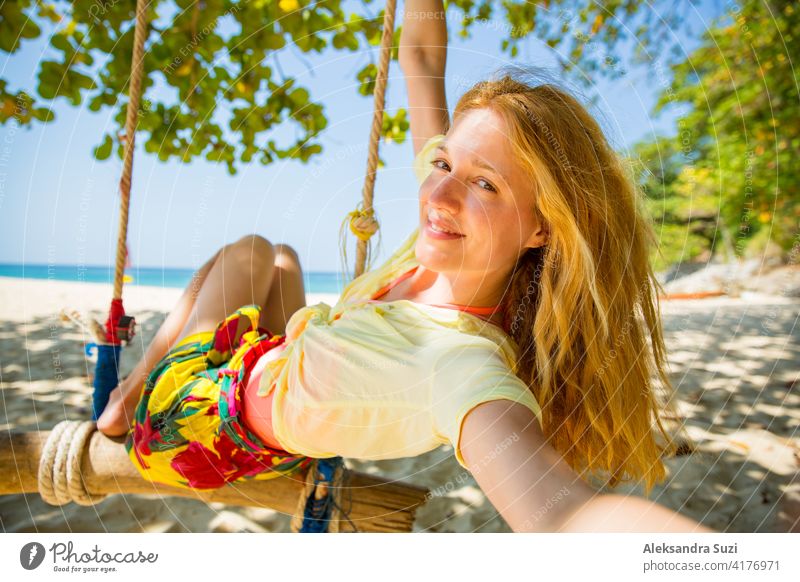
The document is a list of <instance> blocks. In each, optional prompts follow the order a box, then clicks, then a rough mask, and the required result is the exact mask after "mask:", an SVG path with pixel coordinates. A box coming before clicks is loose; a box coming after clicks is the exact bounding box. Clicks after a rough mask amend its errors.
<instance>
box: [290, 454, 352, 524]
mask: <svg viewBox="0 0 800 582" xmlns="http://www.w3.org/2000/svg"><path fill="white" fill-rule="evenodd" d="M347 477H348V472H347V468H346V467H345V466H344V460H343V459H342V458H341V457H333V458H330V459H317V460H315V461H314V462H313V463H312V465H311V467H310V468H309V470H308V473H306V481H305V486H304V487H303V491H302V493H301V494H300V499H299V500H298V502H297V508H296V509H295V512H294V515H293V516H292V521H291V530H292V532H294V533H325V532H327V533H339V532H340V531H341V530H340V522H341V520H342V519H343V518H344V519H346V520H347V521H348V522H349V523H350V526H351V527H352V531H354V532H355V531H358V529H357V528H356V526H355V524H354V523H353V522H352V521H351V520H350V517H349V515H348V514H349V511H348V510H347V509H345V508H344V507H342V492H343V491H344V490H345V487H346V484H345V481H346V480H347ZM348 491H349V490H348Z"/></svg>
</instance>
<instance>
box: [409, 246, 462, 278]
mask: <svg viewBox="0 0 800 582" xmlns="http://www.w3.org/2000/svg"><path fill="white" fill-rule="evenodd" d="M414 250H415V255H416V257H417V262H419V264H420V265H422V266H423V267H425V268H426V269H427V270H429V271H435V272H437V273H444V272H445V271H454V270H458V269H463V268H464V261H463V260H461V257H460V256H459V257H456V256H454V254H453V253H444V252H442V251H441V250H440V249H431V248H430V247H429V246H428V245H426V244H424V243H421V242H417V246H416V248H415V249H414Z"/></svg>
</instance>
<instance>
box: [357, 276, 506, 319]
mask: <svg viewBox="0 0 800 582" xmlns="http://www.w3.org/2000/svg"><path fill="white" fill-rule="evenodd" d="M418 268H419V265H417V266H416V267H414V268H413V269H411V270H410V271H408V272H406V273H403V274H402V275H400V276H399V277H398V278H397V279H395V280H394V281H392V282H391V283H389V284H388V285H385V286H383V287H381V288H380V289H378V291H377V292H376V293H375V294H374V295H373V296H372V299H370V300H369V301H370V302H376V303H378V301H376V300H377V299H378V298H379V297H383V296H384V295H386V294H387V293H388V292H389V290H390V289H392V288H393V287H395V286H396V285H397V284H398V283H400V282H401V281H404V280H406V279H408V278H409V277H410V276H411V275H413V274H414V273H415V272H416V271H417V269H418ZM430 305H433V307H447V308H449V309H458V310H460V311H466V312H467V313H471V314H473V315H477V316H478V317H481V316H483V317H491V316H492V315H494V314H495V313H496V312H497V311H500V309H501V307H502V305H496V306H494V307H471V306H469V305H456V304H455V303H447V304H444V305H437V304H430Z"/></svg>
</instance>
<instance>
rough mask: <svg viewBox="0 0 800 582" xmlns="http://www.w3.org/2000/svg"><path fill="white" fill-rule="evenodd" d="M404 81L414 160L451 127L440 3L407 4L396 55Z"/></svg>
mask: <svg viewBox="0 0 800 582" xmlns="http://www.w3.org/2000/svg"><path fill="white" fill-rule="evenodd" d="M398 60H399V62H400V68H401V69H402V70H403V74H404V75H405V78H406V88H407V90H408V112H409V123H410V125H411V139H412V143H413V147H414V156H415V157H416V155H417V154H418V153H419V151H420V150H421V149H422V146H424V145H425V142H427V141H428V139H430V138H431V137H433V136H434V135H438V134H441V133H445V132H446V131H447V129H448V128H449V127H450V113H449V111H448V110H447V98H446V96H445V87H444V72H445V65H446V63H447V23H446V21H445V12H444V8H443V6H442V0H406V2H405V6H404V11H403V30H402V32H401V33H400V48H399V53H398Z"/></svg>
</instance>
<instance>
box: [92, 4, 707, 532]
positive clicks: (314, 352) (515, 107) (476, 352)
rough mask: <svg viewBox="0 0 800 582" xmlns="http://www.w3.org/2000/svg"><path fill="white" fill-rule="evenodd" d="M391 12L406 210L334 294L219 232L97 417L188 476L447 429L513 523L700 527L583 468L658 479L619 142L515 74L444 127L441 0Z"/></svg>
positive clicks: (262, 243)
mask: <svg viewBox="0 0 800 582" xmlns="http://www.w3.org/2000/svg"><path fill="white" fill-rule="evenodd" d="M405 8H406V17H405V19H404V20H405V25H404V27H403V33H402V37H401V48H400V65H401V67H402V69H403V71H404V73H405V76H406V81H407V85H408V94H409V101H410V104H409V105H410V107H409V110H410V116H411V131H412V136H413V145H414V151H415V154H416V157H415V162H414V169H415V172H416V174H417V177H418V179H419V180H420V182H421V186H420V190H419V221H420V222H419V228H418V229H416V230H415V231H414V232H413V233H412V234H411V236H410V237H409V238H408V239H407V240H406V241H405V242H404V243H403V245H401V247H400V248H399V249H398V250H397V251H396V252H395V253H394V254H393V255H392V256H391V257H390V258H389V259H388V260H387V261H386V262H385V263H384V264H383V265H382V266H381V267H379V268H377V269H375V270H373V271H371V272H369V273H366V274H365V275H363V276H361V277H359V278H358V279H356V280H355V281H353V282H352V283H350V284H349V285H348V286H347V288H346V289H345V290H344V292H343V294H342V296H341V297H340V299H339V301H338V303H337V304H336V305H335V306H333V307H331V306H328V305H326V304H324V303H321V304H318V305H314V306H305V301H304V290H303V284H302V277H301V270H300V265H299V261H298V259H297V255H296V254H295V253H294V252H293V251H292V250H291V249H290V248H288V247H286V246H284V245H272V244H270V243H269V242H268V241H266V240H265V239H263V238H260V237H257V236H253V237H246V238H244V239H242V240H240V241H238V242H236V243H233V244H232V245H228V246H226V247H225V248H223V249H222V250H220V251H219V252H218V253H217V254H216V255H215V256H214V257H212V259H211V260H210V261H209V262H208V263H206V265H204V266H203V267H202V268H201V269H200V270H199V271H198V273H197V277H196V279H195V280H194V281H193V284H192V285H190V287H189V288H188V289H187V290H186V292H185V293H184V295H183V297H182V298H181V300H180V302H179V303H178V305H177V307H176V309H175V310H174V311H173V312H172V313H171V314H170V315H169V317H168V318H167V320H166V322H165V323H164V325H163V326H162V328H161V329H160V330H159V332H158V334H157V336H156V338H155V340H154V341H153V343H152V344H151V345H150V347H149V349H148V351H147V353H146V354H145V357H144V359H143V360H142V361H141V362H140V363H139V364H138V365H137V367H136V369H135V370H134V373H133V374H131V375H130V376H129V377H128V378H127V379H126V380H125V381H124V382H123V383H122V385H121V386H120V387H119V389H118V390H116V391H115V393H114V394H113V397H112V401H111V403H110V404H109V407H108V408H107V409H106V411H105V412H104V413H103V415H102V416H101V417H100V418H99V419H98V427H99V429H100V430H101V431H102V432H104V433H105V434H107V435H121V434H128V441H127V447H128V450H129V452H130V456H131V459H132V461H133V462H134V463H135V464H136V466H137V467H138V468H139V470H140V472H141V473H142V475H143V476H144V477H145V478H148V479H151V480H154V481H160V482H165V483H169V484H172V485H175V486H183V487H218V486H220V485H222V484H224V483H228V482H232V481H236V480H239V479H269V478H272V477H275V476H277V475H280V474H291V473H293V472H295V471H298V470H300V469H301V468H302V467H304V466H305V465H306V464H307V463H308V458H309V457H330V456H335V455H341V456H344V457H352V458H362V459H387V458H397V457H403V456H410V455H416V454H420V453H422V452H425V451H427V450H431V449H433V448H435V447H437V446H439V445H440V444H443V443H450V444H452V446H453V447H454V451H455V455H456V458H457V460H458V462H459V463H461V465H462V466H464V467H466V468H467V469H469V470H470V471H471V472H472V473H473V475H474V476H475V478H476V480H477V482H478V484H479V485H480V486H481V488H482V489H483V491H484V492H485V493H486V495H487V496H488V498H489V499H490V501H491V502H492V504H493V505H494V506H495V507H496V508H497V509H498V511H499V512H500V513H501V514H502V515H503V517H504V518H505V519H506V521H507V522H508V523H509V525H510V526H511V527H512V528H513V529H514V531H593V530H596V531H695V532H697V531H710V530H708V529H706V528H704V527H702V526H700V525H699V524H697V523H696V522H694V521H692V520H689V519H687V518H685V517H682V516H680V515H678V514H676V513H673V512H671V511H669V510H667V509H665V508H663V507H661V506H659V505H656V504H654V503H651V502H649V501H646V500H642V499H638V498H626V497H624V496H620V495H613V494H600V493H598V492H597V491H595V490H594V489H593V488H591V487H590V486H589V485H588V484H587V483H586V482H585V480H584V479H585V478H587V477H588V476H591V475H605V476H606V477H607V478H608V479H609V482H610V483H611V484H612V485H613V484H616V483H618V482H620V481H622V480H626V479H636V480H643V481H644V483H645V485H646V487H647V489H648V490H649V489H650V488H651V487H652V485H653V484H654V483H656V482H658V481H659V480H662V479H663V478H664V475H665V471H664V466H663V463H662V460H661V454H662V453H663V452H664V450H663V449H662V448H661V447H659V446H658V445H657V443H656V441H655V439H654V434H653V431H652V428H653V427H652V424H653V420H654V419H655V421H656V424H657V426H658V428H659V429H660V430H661V431H662V432H664V429H663V427H662V425H661V423H660V422H659V421H658V414H657V413H658V407H657V404H656V398H655V396H654V392H653V380H652V376H653V375H654V374H655V375H656V376H659V377H660V379H661V381H663V382H667V379H666V377H665V374H664V367H665V361H664V358H665V357H664V345H663V339H662V335H661V326H660V321H659V316H658V306H657V296H656V293H655V289H656V285H657V284H656V282H655V279H654V277H653V273H652V271H651V269H650V266H649V263H648V254H649V249H650V245H651V244H652V242H653V238H652V235H651V230H650V227H649V225H648V224H647V222H646V221H645V219H644V218H643V216H642V214H640V212H639V210H638V209H637V199H636V191H635V188H634V186H633V185H632V183H631V182H630V180H629V179H628V177H627V176H626V174H625V172H624V170H623V167H622V165H621V164H620V162H619V160H618V158H617V156H616V155H615V153H614V152H613V150H612V149H611V148H610V147H609V145H608V143H607V141H606V139H605V137H604V136H603V134H602V132H601V130H600V128H599V127H598V125H597V123H596V122H595V121H594V120H593V119H592V117H591V116H590V115H589V114H588V113H587V111H586V110H585V109H584V107H583V106H582V105H580V103H578V101H576V100H575V99H574V98H573V97H571V96H570V95H568V94H567V93H565V92H564V91H562V90H560V89H558V88H556V87H554V86H551V85H547V84H544V85H532V84H528V83H525V82H524V80H522V79H518V78H515V76H514V75H510V74H507V75H505V76H502V77H500V78H498V79H495V80H489V81H485V82H481V83H478V84H477V85H475V86H474V87H472V88H471V89H469V90H468V91H467V92H466V93H465V94H464V95H463V96H462V97H461V99H460V100H459V102H458V104H457V106H456V108H455V110H454V117H453V123H452V126H451V124H450V118H449V113H448V109H447V103H446V100H445V90H444V72H445V61H446V46H447V32H446V26H445V21H444V18H443V16H444V13H443V11H442V5H441V0H407V1H406V6H405ZM432 12H435V13H438V14H440V15H441V16H442V18H426V17H423V16H424V15H425V14H430V13H432ZM250 304H255V305H256V307H246V308H243V309H239V310H238V311H236V312H235V313H233V315H229V314H231V313H232V312H233V311H234V310H235V309H236V308H239V307H241V306H245V305H250ZM259 306H263V309H261V310H259ZM220 321H222V323H218V322H220ZM273 334H274V335H273ZM178 340H179V341H178ZM176 341H177V342H178V343H177V345H176V346H175V347H174V348H173V349H172V350H171V351H170V352H169V354H168V355H167V356H166V357H164V354H165V353H166V352H167V349H168V348H169V347H170V346H172V345H173V344H174V343H175V342H176ZM148 372H149V374H148ZM143 382H144V386H143V387H142V383H143ZM134 409H135V411H136V414H135V418H134V419H133V427H131V423H132V420H131V416H132V413H133V412H134ZM664 434H666V433H664ZM554 500H556V501H554ZM545 507H547V508H548V509H547V511H543V508H545Z"/></svg>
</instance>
